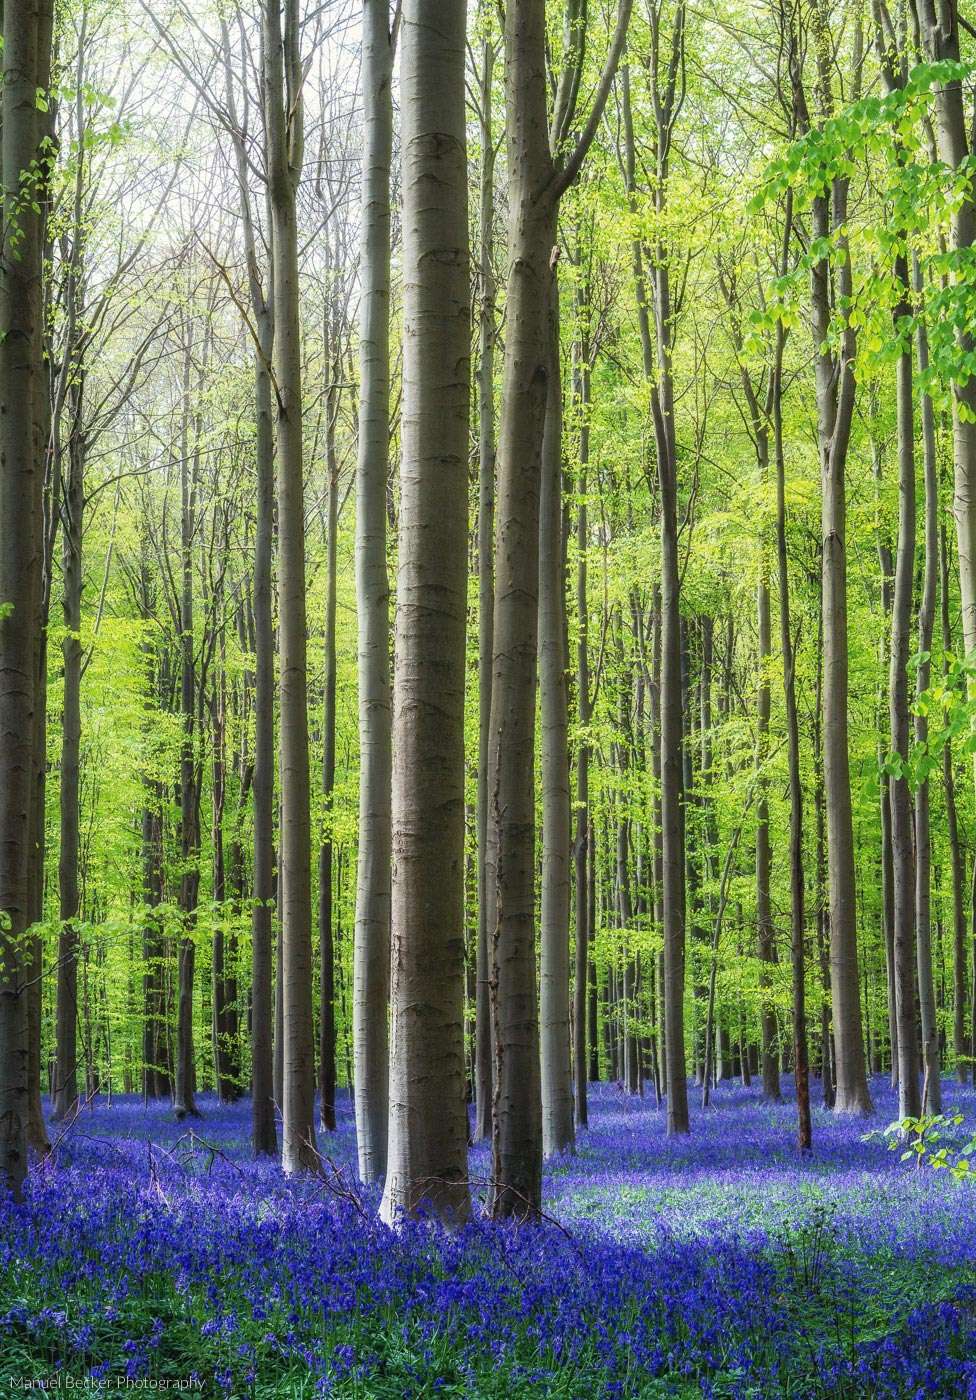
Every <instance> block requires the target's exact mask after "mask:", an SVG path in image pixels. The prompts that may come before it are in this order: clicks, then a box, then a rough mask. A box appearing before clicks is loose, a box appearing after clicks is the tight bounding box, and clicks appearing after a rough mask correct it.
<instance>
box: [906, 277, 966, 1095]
mask: <svg viewBox="0 0 976 1400" xmlns="http://www.w3.org/2000/svg"><path fill="white" fill-rule="evenodd" d="M914 282H915V290H916V293H919V292H921V290H922V287H921V275H920V271H919V267H918V261H917V260H916V262H915V269H914ZM916 346H917V352H918V369H919V377H920V378H922V377H923V376H924V375H925V374H926V373H927V371H928V364H929V347H928V336H927V332H926V329H925V323H924V321H920V322H919V325H918V329H917V331H916ZM923 382H924V380H923ZM922 461H923V467H924V481H925V562H924V575H923V582H922V601H921V604H920V606H919V610H918V649H919V653H920V657H919V665H918V672H917V675H916V695H917V696H918V697H921V696H922V695H924V693H925V692H926V691H927V690H928V688H929V684H930V681H931V675H932V661H931V651H932V635H933V632H934V630H935V600H936V595H937V592H938V583H939V466H938V456H937V452H936V439H935V410H934V406H933V404H932V399H931V396H930V395H929V394H927V393H925V392H923V394H922ZM915 742H916V744H918V745H919V747H920V748H924V747H925V746H926V745H927V743H928V716H927V715H926V713H925V709H924V706H923V705H921V704H917V705H916V707H915ZM931 872H932V831H931V818H930V810H929V784H928V779H926V780H925V781H924V782H921V783H919V785H918V788H917V790H916V793H915V937H916V950H917V954H918V991H919V1014H920V1019H921V1023H922V1068H923V1070H924V1078H925V1085H926V1102H925V1103H923V1105H922V1111H923V1113H927V1112H932V1113H941V1112H942V1076H941V1067H940V1064H939V1028H938V1022H937V1018H936V1005H935V986H934V984H933V978H932V888H931ZM960 1000H961V999H960ZM960 1009H961V1008H960ZM958 1020H959V1017H958V1014H957V1015H956V1019H955V1023H954V1030H955V1031H956V1034H955V1035H954V1038H953V1039H954V1044H955V1045H956V1046H957V1049H956V1057H957V1061H958V1059H959V1057H960V1056H961V1055H962V1054H964V1053H965V1052H964V1051H963V1050H962V1048H961V1043H962V1039H963V1037H962V1034H961V1032H960V1028H959V1027H958Z"/></svg>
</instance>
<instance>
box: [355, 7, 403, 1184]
mask: <svg viewBox="0 0 976 1400" xmlns="http://www.w3.org/2000/svg"><path fill="white" fill-rule="evenodd" d="M395 38H396V36H395V34H394V33H393V32H392V31H391V28H390V7H389V4H388V0H364V3H363V57H362V64H363V79H362V80H363V93H364V95H365V140H364V145H363V192H362V255H361V259H360V278H361V284H362V285H361V290H360V302H359V370H360V394H359V458H358V464H357V469H356V598H357V617H358V626H359V652H358V655H359V745H360V768H359V857H358V859H359V865H358V876H357V884H356V932H355V952H354V982H353V1054H354V1063H355V1075H356V1141H357V1146H358V1153H359V1174H360V1176H361V1177H362V1179H363V1180H364V1181H367V1182H369V1181H376V1180H379V1179H380V1178H381V1177H382V1176H383V1175H384V1174H385V1171H386V1148H387V1124H388V1114H389V1094H388V1079H389V1060H388V1055H389V1048H388V1029H387V1002H388V998H389V985H390V880H391V840H392V837H391V820H392V818H391V812H390V800H391V799H390V784H391V779H392V763H393V759H392V751H391V723H392V719H391V701H390V659H389V656H390V643H389V636H390V582H389V575H388V573H387V564H386V487H387V476H388V472H389V416H390V237H391V235H390V222H391V220H390V166H391V162H392V159H393V91H392V89H393V52H394V45H395Z"/></svg>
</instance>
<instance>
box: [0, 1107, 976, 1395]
mask: <svg viewBox="0 0 976 1400" xmlns="http://www.w3.org/2000/svg"><path fill="white" fill-rule="evenodd" d="M788 1087H789V1086H788V1085H787V1088H788ZM817 1087H818V1086H816V1085H815V1086H814V1090H815V1094H816V1090H817ZM873 1091H874V1094H875V1101H876V1105H877V1110H878V1111H877V1114H876V1118H875V1121H874V1122H873V1123H870V1124H869V1123H865V1122H863V1121H852V1120H849V1119H837V1118H835V1117H833V1115H831V1114H830V1113H827V1112H825V1111H824V1110H821V1109H817V1110H816V1111H815V1115H814V1151H813V1153H812V1154H811V1155H809V1156H808V1157H806V1158H801V1157H800V1155H799V1154H798V1152H797V1150H796V1148H795V1145H794V1142H795V1110H794V1106H793V1105H792V1104H791V1103H790V1102H789V1101H787V1102H784V1103H783V1104H782V1105H776V1106H772V1105H765V1104H763V1103H762V1102H761V1099H760V1095H759V1091H758V1089H756V1088H753V1089H750V1090H746V1089H743V1088H741V1087H739V1086H731V1085H725V1086H722V1087H720V1089H719V1090H718V1092H717V1093H716V1094H715V1096H714V1098H713V1102H712V1106H711V1107H710V1108H709V1109H708V1110H706V1111H701V1110H698V1111H693V1122H692V1128H693V1131H692V1134H691V1136H690V1137H689V1138H687V1139H683V1140H678V1141H673V1140H672V1141H669V1140H668V1139H667V1138H666V1136H665V1132H664V1114H663V1111H662V1110H659V1109H656V1108H655V1106H654V1103H653V1098H649V1099H644V1100H639V1099H631V1098H628V1097H627V1096H626V1095H624V1094H623V1093H622V1091H621V1090H620V1089H619V1088H617V1087H614V1086H596V1087H594V1088H593V1090H592V1095H591V1123H592V1126H591V1127H590V1129H589V1130H588V1131H587V1132H586V1133H585V1134H582V1135H581V1141H580V1146H579V1150H578V1152H577V1153H576V1154H575V1155H574V1156H572V1157H568V1158H566V1159H565V1160H563V1161H560V1162H559V1163H557V1164H552V1165H550V1167H549V1169H548V1171H547V1176H546V1193H545V1203H546V1210H547V1213H548V1215H549V1216H550V1217H551V1219H550V1220H547V1221H545V1222H544V1223H543V1224H542V1225H541V1226H540V1227H538V1228H522V1229H516V1228H514V1227H500V1226H494V1225H490V1224H488V1223H486V1222H484V1221H482V1220H480V1219H475V1220H474V1221H473V1222H472V1224H471V1225H470V1226H468V1227H466V1228H465V1229H463V1230H460V1231H458V1232H455V1233H454V1234H447V1233H445V1232H443V1231H442V1230H440V1229H439V1228H437V1227H435V1226H432V1225H429V1224H424V1223H421V1224H411V1225H409V1226H406V1227H405V1228H404V1229H402V1230H400V1231H398V1232H391V1231H389V1230H387V1229H386V1228H385V1227H383V1226H382V1225H380V1224H378V1222H377V1220H376V1217H375V1206H376V1200H375V1198H374V1197H373V1195H372V1194H371V1193H368V1192H367V1193H363V1192H361V1190H360V1188H358V1187H357V1186H356V1185H355V1184H354V1182H355V1177H354V1173H353V1160H354V1157H353V1154H354V1142H353V1128H352V1113H351V1107H350V1104H349V1101H348V1098H344V1099H342V1101H341V1102H340V1104H339V1130H338V1132H336V1133H335V1134H332V1135H328V1136H327V1135H325V1134H321V1135H320V1139H319V1148H320V1150H321V1151H322V1152H323V1153H324V1154H325V1153H327V1154H328V1157H327V1159H326V1162H327V1169H326V1178H327V1179H326V1180H324V1181H322V1182H314V1183H313V1182H288V1181H285V1180H284V1179H283V1178H282V1177H281V1174H280V1172H279V1170H278V1168H277V1167H276V1166H275V1165H273V1164H270V1163H264V1164H258V1163H255V1162H253V1161H252V1160H251V1157H250V1151H249V1110H248V1104H247V1103H246V1101H242V1102H241V1103H239V1104H237V1105H235V1106H233V1107H230V1108H222V1107H219V1106H217V1105H216V1104H215V1102H214V1101H213V1100H212V1099H207V1098H203V1099H202V1100H201V1107H202V1109H203V1116H202V1117H201V1118H199V1119H196V1120H194V1121H193V1122H192V1123H183V1124H177V1123H176V1122H174V1121H173V1118H172V1114H171V1113H170V1112H169V1111H167V1110H166V1109H165V1108H163V1107H161V1106H160V1107H150V1108H148V1109H147V1108H145V1107H144V1106H143V1105H142V1103H141V1101H138V1100H133V1099H116V1100H115V1101H114V1102H113V1103H112V1104H111V1105H109V1104H106V1103H104V1102H100V1103H98V1105H97V1106H95V1107H93V1108H90V1109H86V1110H85V1111H83V1113H82V1114H81V1115H80V1117H79V1118H78V1119H77V1120H76V1122H75V1123H74V1124H73V1125H72V1126H71V1128H70V1129H69V1130H68V1131H67V1132H66V1133H64V1135H63V1137H62V1138H61V1141H60V1143H59V1144H58V1146H57V1150H56V1152H55V1154H54V1156H53V1158H52V1159H51V1160H50V1161H49V1162H48V1163H47V1164H45V1165H43V1166H40V1167H37V1168H36V1169H35V1170H34V1172H33V1173H32V1176H31V1180H30V1188H29V1196H28V1200H27V1203H26V1205H24V1206H20V1207H15V1206H12V1205H10V1204H2V1205H0V1394H2V1396H3V1397H7V1396H12V1395H16V1394H22V1393H24V1391H25V1390H29V1389H30V1388H31V1385H30V1383H31V1382H33V1388H34V1389H40V1388H42V1386H41V1383H42V1382H44V1381H46V1382H47V1385H48V1387H49V1388H51V1389H55V1390H56V1391H57V1392H58V1393H60V1391H62V1390H68V1389H76V1390H79V1391H83V1389H87V1391H88V1393H93V1392H94V1393H107V1392H110V1391H113V1390H114V1391H121V1390H127V1391H133V1390H135V1391H136V1393H138V1390H139V1389H142V1390H144V1391H150V1392H151V1391H157V1392H162V1393H184V1394H203V1395H208V1396H211V1395H212V1396H215V1397H216V1396H239V1397H245V1396H249V1397H260V1400H270V1397H281V1398H282V1400H287V1398H288V1397H312V1396H321V1395H328V1396H341V1397H348V1400H353V1398H354V1397H355V1400H373V1398H374V1397H376V1400H402V1397H421V1396H453V1397H462V1396H463V1397H484V1398H485V1400H489V1397H491V1398H495V1397H505V1400H515V1397H533V1400H536V1398H538V1400H543V1397H545V1398H546V1400H549V1397H557V1400H570V1397H572V1400H600V1397H604V1396H606V1397H609V1396H627V1397H663V1396H676V1397H692V1396H711V1397H733V1396H735V1397H747V1396H748V1397H758V1398H759V1400H767V1397H769V1398H770V1400H772V1397H780V1396H783V1397H795V1398H796V1400H801V1398H803V1400H805V1397H824V1398H825V1400H826V1397H831V1400H832V1398H833V1397H862V1396H863V1397H899V1400H900V1397H906V1398H907V1397H921V1396H946V1397H951V1396H961V1397H970V1400H972V1397H976V1209H974V1207H976V1196H974V1192H976V1187H974V1186H972V1185H969V1184H967V1183H957V1182H955V1181H953V1180H952V1179H951V1178H950V1177H949V1174H948V1173H947V1172H934V1171H932V1170H931V1169H929V1168H927V1167H922V1168H915V1167H914V1166H913V1165H912V1164H911V1163H905V1162H902V1161H901V1160H900V1154H899V1153H898V1152H892V1151H890V1150H889V1149H888V1147H887V1146H886V1144H885V1142H884V1141H882V1140H880V1137H872V1138H869V1139H867V1140H866V1139H865V1137H864V1134H865V1133H866V1131H867V1130H868V1129H869V1128H871V1127H873V1128H875V1129H881V1128H883V1127H884V1126H885V1125H886V1124H887V1123H888V1122H890V1120H891V1119H892V1118H893V1117H894V1116H895V1103H894V1100H893V1098H892V1096H891V1093H890V1090H889V1089H888V1088H887V1086H886V1085H885V1084H884V1083H883V1082H882V1081H880V1080H876V1081H875V1082H874V1085H873ZM946 1097H947V1104H948V1105H949V1106H952V1107H959V1108H960V1109H961V1110H962V1111H963V1113H964V1114H965V1115H966V1120H967V1124H972V1123H973V1122H974V1121H976V1093H974V1091H973V1090H972V1089H960V1088H959V1087H958V1086H956V1085H954V1084H949V1083H948V1082H947V1085H946ZM52 1133H53V1135H54V1136H57V1133H56V1131H54V1130H52ZM487 1172H488V1156H487V1151H486V1149H485V1148H484V1147H479V1148H478V1149H475V1150H474V1151H473V1152H472V1154H471V1177H472V1185H473V1189H474V1191H475V1194H476V1196H477V1195H478V1194H481V1191H482V1188H481V1187H480V1186H478V1185H477V1184H476V1183H478V1182H479V1181H483V1180H484V1178H485V1176H486V1175H487ZM476 1214H477V1212H476ZM86 1378H87V1384H86Z"/></svg>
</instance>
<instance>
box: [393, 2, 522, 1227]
mask: <svg viewBox="0 0 976 1400" xmlns="http://www.w3.org/2000/svg"><path fill="white" fill-rule="evenodd" d="M465 12H466V5H465V3H464V0H405V3H404V7H403V19H402V35H401V40H400V43H401V59H400V89H401V111H402V114H403V117H402V122H403V130H402V137H401V161H402V182H403V268H404V290H403V320H404V336H403V407H402V411H401V438H402V458H401V464H400V549H399V558H398V572H397V594H396V639H395V651H394V684H393V755H394V757H393V858H394V863H393V887H392V915H391V921H392V963H391V966H392V980H391V1009H392V1022H391V1035H390V1121H389V1161H388V1166H387V1176H386V1184H385V1187H384V1191H383V1201H382V1205H381V1207H380V1213H381V1215H382V1217H383V1219H385V1220H387V1221H389V1222H392V1221H395V1220H396V1219H397V1217H398V1216H399V1215H400V1214H401V1213H403V1212H406V1213H408V1214H417V1213H422V1212H424V1211H430V1212H433V1213H434V1214H436V1215H438V1216H439V1217H440V1218H441V1219H443V1220H446V1221H448V1222H460V1221H462V1220H464V1219H465V1218H466V1217H467V1215H468V1213H469V1211H470V1196H469V1190H468V1180H467V1177H468V1172H467V1160H466V1157H467V1154H466V1148H467V1138H468V1132H467V1114H466V1109H465V1101H464V1086H465V1059H464V1031H463V1023H462V1014H463V1004H464V670H465V665H464V660H465V618H466V595H467V512H468V482H467V459H468V413H469V407H470V383H469V368H470V358H471V353H470V315H471V308H470V289H469V284H468V277H469V260H468V201H467V156H466V135H465V105H464V58H465V18H466V15H465ZM536 1073H537V1074H538V1070H537V1071H536ZM537 1082H538V1081H537Z"/></svg>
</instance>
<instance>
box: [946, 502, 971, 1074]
mask: <svg viewBox="0 0 976 1400" xmlns="http://www.w3.org/2000/svg"><path fill="white" fill-rule="evenodd" d="M939 564H940V585H941V587H940V590H939V606H940V613H941V622H942V656H943V668H944V671H948V668H949V660H948V656H949V653H950V652H951V651H952V624H951V621H950V617H949V544H948V540H947V539H946V532H945V527H944V526H943V527H942V530H941V531H940V539H939ZM942 782H943V787H944V789H945V808H946V828H947V834H948V837H949V861H950V867H951V870H952V966H953V979H952V985H953V1018H952V1046H953V1051H954V1053H955V1057H956V1078H957V1079H958V1080H959V1082H960V1084H965V1083H966V1081H967V1079H968V1077H969V1076H968V1069H967V1056H968V1055H969V1053H970V1052H971V1049H972V1047H971V1046H970V1045H968V1044H967V1042H966V983H967V980H968V977H967V973H968V968H967V950H966V895H965V885H966V873H965V857H964V855H963V850H962V844H961V841H960V838H959V815H958V812H957V810H956V776H955V773H954V771H953V766H952V745H951V744H948V743H947V744H945V745H944V746H943V749H942ZM974 870H976V866H974Z"/></svg>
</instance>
